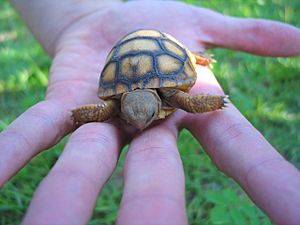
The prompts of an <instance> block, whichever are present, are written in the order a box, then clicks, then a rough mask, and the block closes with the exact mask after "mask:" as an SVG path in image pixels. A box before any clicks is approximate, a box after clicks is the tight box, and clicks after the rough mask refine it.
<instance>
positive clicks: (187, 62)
mask: <svg viewBox="0 0 300 225" xmlns="http://www.w3.org/2000/svg"><path fill="white" fill-rule="evenodd" d="M190 54H191V53H190V52H188V50H187V49H186V48H184V47H183V45H181V44H180V43H179V42H178V41H177V40H176V39H174V38H172V36H170V35H168V34H165V33H162V32H159V31H153V30H149V31H148V30H138V31H135V32H133V33H131V34H128V35H126V36H125V37H124V38H123V39H122V40H120V41H119V42H118V43H117V44H116V45H115V46H114V47H113V49H112V50H111V51H110V53H109V55H108V57H107V59H106V64H105V66H104V69H103V70H102V73H101V76H100V83H99V91H98V95H99V97H101V98H107V97H110V96H113V95H117V94H121V93H124V92H127V91H132V90H135V89H145V88H160V87H172V88H177V89H181V90H184V91H188V90H189V89H190V87H192V86H193V84H194V83H195V81H196V72H195V69H194V65H193V62H192V61H191V59H190Z"/></svg>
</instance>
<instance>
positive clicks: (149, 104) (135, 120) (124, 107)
mask: <svg viewBox="0 0 300 225" xmlns="http://www.w3.org/2000/svg"><path fill="white" fill-rule="evenodd" d="M160 107H161V100H160V98H159V96H158V95H157V93H156V92H155V91H152V90H149V89H145V90H135V91H131V92H126V93H124V94H123V96H122V99H121V112H122V116H123V117H124V119H125V120H126V121H127V122H129V123H130V124H132V125H133V126H135V127H136V128H138V129H139V130H143V129H145V128H146V127H148V126H149V125H150V124H151V123H152V122H153V121H154V120H156V119H157V118H158V114H159V111H160Z"/></svg>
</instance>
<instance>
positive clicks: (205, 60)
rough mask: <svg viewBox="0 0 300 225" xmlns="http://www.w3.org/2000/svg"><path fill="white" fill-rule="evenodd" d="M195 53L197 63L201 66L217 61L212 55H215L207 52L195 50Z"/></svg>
mask: <svg viewBox="0 0 300 225" xmlns="http://www.w3.org/2000/svg"><path fill="white" fill-rule="evenodd" d="M193 55H194V56H195V59H196V64H198V65H201V66H208V65H209V64H210V63H211V62H216V60H214V59H213V57H212V56H213V55H210V54H207V53H196V52H193Z"/></svg>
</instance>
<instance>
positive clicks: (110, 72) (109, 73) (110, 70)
mask: <svg viewBox="0 0 300 225" xmlns="http://www.w3.org/2000/svg"><path fill="white" fill-rule="evenodd" d="M115 74H116V64H115V63H110V64H108V65H107V66H106V68H105V69H104V70H103V72H102V74H101V79H102V80H103V81H107V82H109V81H112V80H114V79H115Z"/></svg>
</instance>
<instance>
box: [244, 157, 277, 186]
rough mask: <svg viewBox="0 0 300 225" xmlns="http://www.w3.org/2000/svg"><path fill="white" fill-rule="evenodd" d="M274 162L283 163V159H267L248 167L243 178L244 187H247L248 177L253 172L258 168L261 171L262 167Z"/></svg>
mask: <svg viewBox="0 0 300 225" xmlns="http://www.w3.org/2000/svg"><path fill="white" fill-rule="evenodd" d="M275 161H278V162H281V161H283V158H282V157H275V158H274V157H273V158H269V159H264V160H261V161H260V162H258V163H255V164H254V165H252V166H250V167H249V169H248V170H247V171H246V173H245V176H244V177H245V178H244V180H245V184H246V186H247V187H248V186H249V184H250V182H249V180H250V177H251V175H252V174H253V173H254V172H255V171H257V169H258V168H260V170H261V169H262V168H261V167H264V166H266V165H268V164H269V163H273V162H275Z"/></svg>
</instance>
